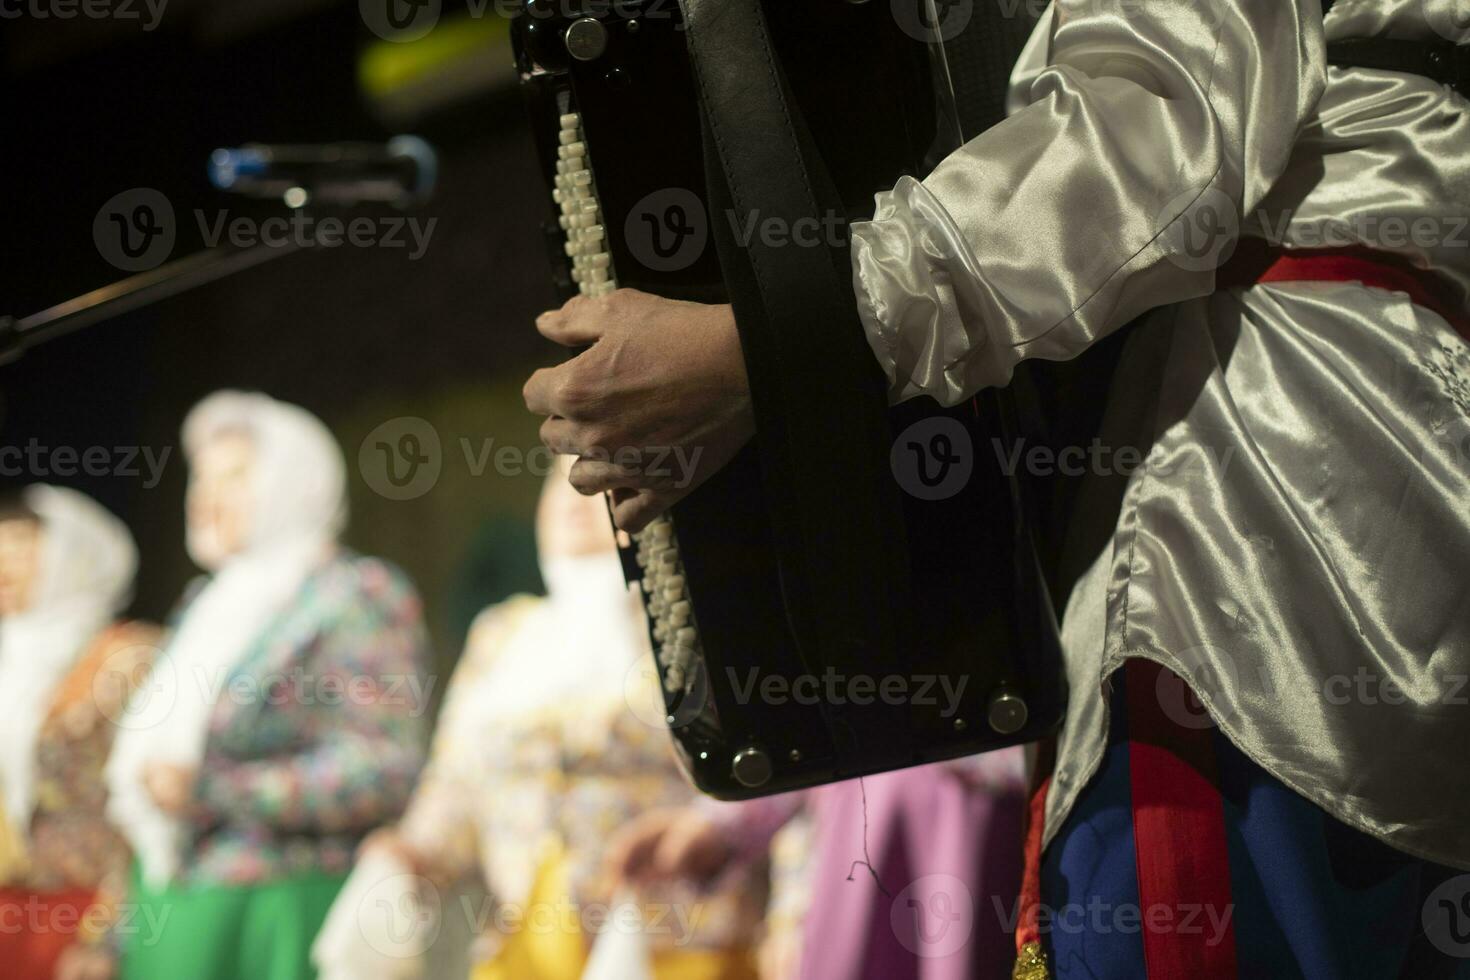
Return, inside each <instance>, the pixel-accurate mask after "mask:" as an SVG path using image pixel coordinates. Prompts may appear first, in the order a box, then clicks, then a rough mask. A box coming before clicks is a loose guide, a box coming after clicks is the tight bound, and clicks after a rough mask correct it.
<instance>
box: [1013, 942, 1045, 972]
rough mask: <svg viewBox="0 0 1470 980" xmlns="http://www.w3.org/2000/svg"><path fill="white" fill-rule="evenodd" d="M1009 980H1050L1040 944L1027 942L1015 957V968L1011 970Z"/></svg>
mask: <svg viewBox="0 0 1470 980" xmlns="http://www.w3.org/2000/svg"><path fill="white" fill-rule="evenodd" d="M1011 980H1051V971H1050V970H1049V969H1047V966H1046V953H1045V952H1043V951H1042V949H1041V943H1038V942H1029V943H1026V944H1025V945H1024V946H1022V947H1021V951H1020V953H1018V954H1017V956H1016V966H1015V968H1014V969H1013V970H1011Z"/></svg>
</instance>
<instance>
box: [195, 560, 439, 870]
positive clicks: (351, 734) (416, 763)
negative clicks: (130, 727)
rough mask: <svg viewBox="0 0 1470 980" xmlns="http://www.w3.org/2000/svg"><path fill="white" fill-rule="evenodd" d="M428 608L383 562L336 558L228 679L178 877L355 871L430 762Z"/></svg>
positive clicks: (308, 584) (198, 785) (211, 733)
mask: <svg viewBox="0 0 1470 980" xmlns="http://www.w3.org/2000/svg"><path fill="white" fill-rule="evenodd" d="M428 654H429V649H428V640H427V636H426V634H425V631H424V625H423V613H422V606H421V603H420V601H419V598H418V595H417V594H416V593H415V591H414V589H413V586H412V585H411V584H410V583H409V582H408V580H407V579H406V578H405V577H404V575H403V574H402V573H401V572H399V571H398V570H396V569H395V568H393V567H392V566H391V565H389V564H387V563H386V562H383V561H380V560H378V559H374V558H365V557H361V556H357V555H353V554H349V553H343V554H340V555H339V556H338V557H337V558H335V559H334V560H332V561H331V562H330V563H329V564H327V565H326V566H324V567H323V568H322V569H320V570H319V571H317V572H315V573H314V574H313V575H312V576H311V577H310V578H308V579H307V581H306V583H305V584H304V586H303V587H302V591H301V595H300V597H299V598H298V600H297V601H296V603H295V604H294V605H293V606H292V607H290V608H289V609H287V610H286V612H284V613H283V614H282V615H281V616H280V617H279V618H277V620H276V621H275V622H274V624H273V625H272V626H271V627H270V628H269V629H268V630H267V631H266V632H265V634H263V635H262V636H261V638H260V640H259V641H258V642H257V643H256V644H255V645H254V646H253V647H252V648H251V650H250V652H249V653H247V654H246V656H245V658H244V659H243V660H242V661H241V663H240V664H238V665H237V666H236V667H235V668H234V670H233V671H232V672H231V674H230V676H229V677H228V678H227V679H226V680H225V682H224V684H223V685H222V687H221V689H220V696H219V701H218V703H217V704H216V705H215V708H214V713H213V715H212V716H211V719H210V725H209V733H208V740H207V743H206V748H205V755H204V761H203V763H202V765H201V766H200V775H199V780H198V782H197V783H196V785H195V797H196V816H195V819H194V828H193V835H192V840H191V842H190V844H189V846H188V847H187V848H186V850H185V853H184V855H183V859H182V861H181V862H180V867H181V869H182V871H181V875H180V883H181V884H185V883H191V882H192V883H207V884H250V883H255V882H260V881H265V880H271V879H279V878H283V877H288V876H294V875H300V874H309V873H315V872H325V873H329V874H345V873H346V872H347V871H349V870H350V868H351V865H352V859H353V856H354V852H355V851H356V849H357V845H358V844H359V843H360V842H361V840H362V838H363V836H364V835H365V834H367V832H368V831H370V830H372V829H373V828H375V827H377V826H379V825H381V824H383V823H387V822H391V821H392V820H394V819H395V818H396V817H397V816H398V815H399V813H400V812H401V811H402V809H403V806H404V804H405V803H406V802H407V800H408V797H409V794H410V792H411V791H412V789H413V785H414V781H415V780H416V779H417V777H418V773H419V769H420V767H421V765H422V763H423V754H424V745H425V742H426V740H427V732H426V713H427V710H428V701H429V698H430V696H431V695H432V688H431V686H430V684H429V682H428V676H427V673H426V671H427V662H428Z"/></svg>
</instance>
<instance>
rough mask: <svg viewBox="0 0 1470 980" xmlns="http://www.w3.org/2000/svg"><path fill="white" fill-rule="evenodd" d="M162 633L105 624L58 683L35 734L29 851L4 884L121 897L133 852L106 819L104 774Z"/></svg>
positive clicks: (104, 900) (109, 900) (109, 901)
mask: <svg viewBox="0 0 1470 980" xmlns="http://www.w3.org/2000/svg"><path fill="white" fill-rule="evenodd" d="M159 635H160V634H159V630H158V628H157V627H155V626H151V625H148V624H145V623H136V622H128V623H118V624H116V625H114V626H112V627H110V628H108V629H107V630H104V631H103V632H102V633H101V634H100V635H99V636H98V637H97V639H96V640H94V641H93V642H92V644H91V645H90V647H89V648H88V649H87V651H86V652H85V653H84V654H83V655H82V657H81V659H79V660H78V661H77V663H76V665H75V666H74V667H73V668H72V669H71V671H70V672H69V673H68V674H67V675H66V677H65V678H64V679H63V681H62V683H61V685H60V687H58V688H57V691H56V696H55V700H54V701H53V703H52V705H51V709H50V711H49V712H48V713H47V716H46V719H45V720H44V721H43V722H42V724H41V729H40V731H39V732H38V734H37V738H36V805H35V809H34V810H33V811H32V814H31V821H30V825H29V827H27V828H26V829H25V833H24V834H23V835H17V844H18V845H19V846H20V847H22V848H23V854H17V855H16V856H15V857H16V860H14V861H12V862H9V867H7V868H6V870H5V872H4V873H3V874H0V879H3V880H0V884H4V885H7V886H10V887H16V888H23V889H26V890H31V891H36V892H59V891H66V890H70V889H83V890H87V891H96V892H97V893H98V898H97V900H98V902H99V903H101V904H103V905H106V906H111V905H113V904H115V902H116V901H117V900H118V898H119V897H120V896H121V894H122V892H123V891H124V889H125V888H126V882H127V871H128V863H129V861H130V860H131V855H130V853H129V849H128V845H127V842H126V841H124V840H123V838H122V835H121V834H119V833H118V832H117V831H116V830H115V829H114V828H113V827H112V825H111V824H110V823H108V821H107V816H106V812H105V811H106V805H107V786H106V782H105V781H104V779H103V777H102V772H103V770H104V769H105V768H106V765H107V757H108V753H109V752H110V751H111V749H112V741H113V737H114V735H115V734H116V733H117V722H118V721H119V719H121V718H122V716H123V711H124V707H125V705H126V704H127V700H128V698H129V696H130V695H131V694H132V692H133V691H134V690H135V689H136V688H137V687H138V685H139V683H140V682H141V680H142V679H143V677H144V676H145V675H146V674H147V672H148V669H149V667H150V666H151V665H152V663H153V660H154V658H155V657H156V656H157V655H158V640H159ZM22 838H23V839H22Z"/></svg>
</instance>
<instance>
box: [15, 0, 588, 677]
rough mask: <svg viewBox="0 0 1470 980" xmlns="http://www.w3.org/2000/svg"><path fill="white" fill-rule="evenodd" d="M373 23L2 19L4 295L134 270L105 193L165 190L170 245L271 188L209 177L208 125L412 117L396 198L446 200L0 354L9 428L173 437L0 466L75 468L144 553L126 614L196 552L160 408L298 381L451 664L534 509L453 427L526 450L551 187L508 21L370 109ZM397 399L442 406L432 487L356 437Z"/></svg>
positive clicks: (292, 131) (226, 15)
mask: <svg viewBox="0 0 1470 980" xmlns="http://www.w3.org/2000/svg"><path fill="white" fill-rule="evenodd" d="M9 2H11V3H12V4H13V3H14V2H15V0H9ZM27 2H31V0H27ZM117 2H122V0H117ZM453 7H454V5H453V4H452V3H446V5H445V15H444V16H445V17H446V18H451V17H452V16H453V15H454V10H453ZM9 9H11V10H14V9H16V8H15V7H14V6H13V5H12V6H10V8H9ZM485 33H486V35H487V37H488V36H490V35H492V34H494V33H495V32H494V31H493V30H492V31H487V32H485ZM386 43H387V42H384V41H381V40H380V39H378V38H377V37H376V36H374V35H373V34H372V33H371V32H370V31H369V30H368V29H367V28H366V27H365V26H364V23H363V20H362V18H361V15H360V14H359V11H358V5H357V3H355V2H347V3H337V2H313V0H270V2H262V0H171V2H170V3H169V4H168V6H167V7H166V8H165V11H164V13H163V16H162V18H161V21H160V23H159V26H158V28H157V29H156V30H154V31H151V32H145V31H144V30H143V29H142V27H141V25H140V23H139V22H137V21H133V22H123V21H119V20H101V21H99V20H91V19H86V18H77V19H73V20H68V21H63V20H57V19H54V18H47V19H36V18H35V17H34V16H31V15H29V14H27V15H25V16H23V17H21V18H19V19H7V20H4V21H0V57H3V59H4V62H3V63H4V68H3V86H4V96H3V102H0V105H3V109H0V113H3V115H0V121H3V127H4V130H3V135H4V152H3V154H0V186H3V188H4V190H3V198H4V201H5V211H4V223H3V228H4V232H5V234H4V241H3V246H0V250H3V251H0V314H5V313H9V314H14V315H16V316H25V315H27V314H30V313H34V312H36V311H37V310H40V309H42V308H44V307H47V306H50V305H52V304H54V303H56V302H59V301H61V300H63V299H67V298H70V297H72V296H74V295H77V294H79V293H82V292H85V291H87V290H89V289H93V288H96V287H98V286H101V285H104V284H106V283H109V282H112V281H115V280H117V279H120V278H122V277H123V276H124V275H125V273H124V272H121V271H119V270H118V269H115V268H113V267H112V266H111V265H109V264H108V263H107V262H106V261H105V260H104V259H103V257H102V256H101V254H100V253H99V251H98V249H97V247H96V245H95V244H94V242H93V238H92V224H93V219H94V217H95V216H96V215H97V212H98V209H99V208H100V207H101V206H102V205H103V203H104V202H106V201H107V200H108V199H109V198H111V197H112V196H113V195H115V194H117V193H119V192H121V191H124V190H128V189H130V188H135V187H150V188H156V189H157V190H159V191H162V192H163V193H164V194H165V195H167V197H168V198H169V200H170V202H171V203H172V205H173V207H174V210H175V213H176V215H177V216H178V222H177V223H178V227H179V239H178V242H177V244H176V245H175V248H174V251H173V253H172V255H173V257H174V258H178V257H180V256H183V255H186V254H188V253H190V252H193V251H196V250H197V249H199V248H200V247H202V245H201V241H200V238H199V235H198V232H197V230H196V228H195V224H196V222H195V220H194V217H193V212H194V210H195V209H196V208H202V209H204V210H205V211H206V212H207V213H208V214H209V215H211V216H213V215H214V214H215V212H216V211H217V210H218V209H221V208H225V209H229V211H230V213H231V214H232V215H253V216H256V217H261V216H264V215H266V214H273V213H281V214H284V213H286V212H285V210H284V208H282V207H280V206H278V205H274V204H269V203H261V202H250V201H246V200H243V199H239V198H236V197H233V196H230V195H226V194H222V193H220V192H218V191H216V190H215V189H213V188H212V187H211V186H210V185H209V183H208V181H207V177H206V161H207V159H208V156H209V152H210V150H211V149H213V148H214V147H216V146H234V145H239V144H241V143H244V142H249V141H261V142H327V141H333V140H359V139H360V140H382V139H385V138H387V137H389V136H391V135H392V134H394V133H396V132H401V131H411V132H415V133H417V134H418V135H421V136H423V137H425V138H426V139H428V140H429V141H430V142H431V143H432V144H433V145H434V146H435V147H436V148H437V149H438V151H439V154H440V166H441V178H440V182H439V189H438V192H437V194H436V195H435V197H434V198H433V200H432V201H430V202H428V203H427V204H425V205H423V206H421V207H418V208H416V209H414V210H413V211H411V212H408V213H409V214H412V215H415V216H417V217H419V219H420V220H421V221H427V220H428V219H430V218H434V219H437V224H436V226H435V227H434V230H433V233H432V237H431V239H430V242H429V247H428V250H427V252H426V253H425V254H424V256H423V257H422V258H420V259H419V260H417V261H410V260H409V258H408V254H407V253H408V251H409V250H408V249H386V248H353V247H342V248H337V249H332V250H323V249H316V250H313V251H310V252H306V253H298V254H294V255H290V256H286V257H282V258H279V259H276V260H274V261H272V262H270V263H268V264H265V265H263V266H260V267H257V268H255V269H252V270H250V271H248V272H245V273H242V274H240V275H238V276H236V277H233V278H230V279H227V280H223V281H220V282H218V283H214V284H211V285H208V286H205V287H203V288H200V289H198V290H196V291H193V292H190V293H188V294H186V295H183V296H180V297H177V298H174V299H171V300H168V301H165V302H163V303H161V304H159V305H157V306H154V307H152V308H149V309H145V310H141V311H137V312H134V313H130V314H127V315H125V316H122V317H119V318H117V319H115V320H112V321H110V322H107V323H103V324H99V325H97V326H94V327H90V328H87V329H86V330H83V331H81V332H78V333H76V334H73V335H71V336H68V337H65V338H62V339H59V340H56V341H54V342H52V343H49V344H46V345H44V346H42V347H39V348H37V349H35V350H32V351H30V352H28V353H27V354H26V355H25V356H24V357H23V358H22V359H20V360H19V361H17V362H16V363H14V364H11V365H8V366H5V367H0V444H3V445H6V446H22V447H24V446H26V445H27V444H28V443H29V442H30V441H31V440H32V439H34V440H36V441H37V442H38V443H39V444H40V445H41V446H43V447H46V448H47V449H48V450H54V449H55V448H57V447H73V448H75V449H76V450H77V451H78V452H84V451H85V450H86V449H87V448H89V447H94V446H101V447H105V448H107V449H109V450H110V451H111V450H115V448H116V447H137V446H147V447H150V448H151V449H152V450H153V451H154V453H155V455H157V454H158V453H160V452H162V451H163V450H164V449H165V448H168V447H172V455H171V456H170V458H169V460H168V463H167V466H166V467H165V470H164V478H163V480H162V481H161V482H160V483H159V484H158V485H157V486H156V487H152V488H149V487H146V486H145V485H144V483H145V481H146V470H145V471H143V472H142V473H139V474H136V475H129V474H124V473H110V474H109V475H107V476H102V477H95V476H84V475H77V476H70V477H61V476H57V475H55V474H54V473H49V472H33V471H30V469H28V468H22V471H21V472H16V471H15V469H14V468H13V467H12V468H11V469H10V470H9V471H8V472H6V473H4V474H3V475H0V483H3V485H4V486H6V487H18V486H21V485H24V484H25V483H29V482H32V481H35V480H40V481H44V482H54V483H59V484H64V485H69V486H74V487H77V488H79V489H81V490H83V491H85V492H87V493H89V494H91V495H92V496H94V497H95V498H97V499H98V500H100V501H102V502H103V503H104V504H105V505H106V506H108V507H109V508H111V509H112V510H113V511H114V512H116V513H117V514H119V515H120V516H121V517H122V518H123V519H124V520H125V521H127V523H128V524H129V526H130V527H131V528H132V530H133V533H134V535H135V536H136V538H137V540H138V544H139V548H140V551H141V554H142V566H141V573H140V576H139V581H138V587H137V598H136V601H135V603H134V609H133V612H134V614H135V615H139V616H144V617H147V618H150V619H159V618H162V617H164V616H166V615H167V614H168V612H169V610H170V608H171V607H172V605H173V603H174V602H175V600H176V599H177V598H178V596H179V595H180V593H181V592H182V590H183V588H184V586H185V584H186V582H187V581H188V579H189V578H190V576H192V575H193V574H195V571H196V570H195V569H194V568H193V566H192V565H191V563H190V562H189V561H188V559H187V557H186V555H185V552H184V548H183V521H182V506H183V491H184V483H185V476H186V470H185V466H184V461H183V459H182V455H181V453H180V452H179V450H178V447H177V442H178V427H179V423H180V422H181V420H182V419H183V416H184V414H185V413H186V412H187V411H188V409H189V407H190V406H191V405H193V404H194V403H195V402H196V401H197V400H198V399H200V398H201V397H202V396H204V395H206V394H208V393H209V392H210V391H213V390H215V389H218V388H222V387H237V388H248V389H259V390H262V391H265V392H267V393H269V394H271V395H273V396H275V397H277V398H281V399H284V400H287V401H291V402H295V403H297V404H300V405H303V406H305V407H306V408H308V409H310V410H311V411H312V412H314V413H316V414H317V415H319V416H320V417H321V418H322V419H323V420H325V421H326V422H327V424H328V425H329V426H331V428H332V429H333V431H334V432H336V433H337V435H338V437H339V439H340V441H341V443H342V447H343V451H344V454H345V456H346V458H347V463H348V472H349V478H350V492H351V502H352V508H353V518H352V523H351V526H350V528H349V531H348V533H347V536H346V540H347V542H348V544H349V545H351V546H353V547H355V548H357V549H359V550H361V551H364V552H367V553H371V554H377V555H381V556H383V557H386V558H389V559H391V560H393V561H395V562H397V563H398V564H399V565H400V566H402V567H403V568H404V569H405V570H406V571H407V572H408V573H409V574H410V575H411V576H412V577H413V578H414V580H415V581H416V582H417V584H418V586H419V588H420V590H421V592H422V593H423V595H424V597H425V600H426V602H427V606H428V612H429V620H430V625H431V629H432V632H433V634H434V639H435V643H436V647H437V652H438V655H439V656H440V657H441V659H442V660H443V661H448V660H452V658H453V657H454V656H456V655H457V653H458V650H459V645H460V644H461V642H462V640H463V634H464V630H465V627H466V626H467V624H468V622H469V619H470V617H471V616H472V615H473V613H474V612H475V611H476V610H477V609H478V608H480V607H481V606H483V605H485V604H486V603H487V602H490V601H494V600H496V599H498V598H500V597H502V596H503V595H505V594H507V593H509V592H511V591H515V590H517V589H524V588H534V587H535V585H536V582H537V577H536V573H535V568H534V560H533V552H532V545H531V537H530V531H529V519H530V516H531V513H532V508H533V506H534V500H535V496H536V493H537V490H538V488H539V485H540V480H539V478H538V477H536V476H533V475H528V474H522V475H497V474H496V473H494V472H493V469H489V470H486V471H484V472H483V473H481V474H480V475H475V474H474V473H473V472H472V471H471V467H470V466H469V465H468V464H467V462H466V458H465V455H464V451H463V446H464V443H463V442H462V440H467V441H468V445H469V446H470V447H472V451H473V452H475V453H478V452H480V450H481V448H482V447H483V445H484V441H485V440H487V439H491V438H493V439H494V440H495V446H497V447H499V446H504V445H509V446H514V447H519V449H521V450H522V451H528V450H530V449H531V448H533V447H534V446H535V445H536V444H537V440H536V420H535V419H533V418H531V417H530V416H528V415H527V414H526V413H525V411H524V408H523V407H522V405H521V402H520V386H521V383H522V382H523V380H524V378H525V376H526V375H527V374H528V373H529V371H530V370H531V369H533V368H534V367H536V366H538V365H540V364H544V363H551V362H552V361H554V360H555V359H556V358H557V357H558V356H559V355H558V354H557V352H556V351H554V350H553V349H551V348H550V345H548V344H546V343H545V342H544V341H542V340H541V339H540V338H539V337H538V336H537V335H536V333H535V330H534V327H533V324H532V320H533V318H534V316H535V315H536V314H537V313H538V312H540V311H541V310H543V309H545V308H546V307H548V306H549V305H551V304H552V303H553V297H552V293H551V287H550V279H549V274H548V271H547V263H546V257H545V251H544V246H543V245H542V240H541V238H540V237H539V230H538V225H539V222H540V221H541V219H542V218H543V216H544V214H545V205H544V203H543V202H544V201H545V194H546V192H545V190H544V186H543V182H542V177H541V175H540V173H539V168H538V166H537V164H536V161H535V159H534V157H533V154H532V148H531V143H530V140H529V136H528V132H527V128H526V125H525V118H524V113H523V107H522V105H521V102H520V99H519V96H518V93H517V92H516V90H515V84H514V78H513V76H512V75H511V74H510V72H509V70H508V68H509V61H510V52H509V47H508V43H506V42H505V40H504V37H503V32H501V35H500V37H499V39H498V40H496V39H495V38H493V37H491V39H490V40H488V41H487V42H486V43H485V44H484V45H483V47H482V48H481V49H479V50H477V51H475V52H474V53H473V56H472V57H471V58H469V59H463V58H462V59H461V63H460V66H459V68H458V69H456V72H455V73H451V75H454V74H456V73H457V75H458V78H457V80H456V79H454V78H451V82H454V84H451V85H450V86H449V88H450V89H453V90H454V91H455V93H456V94H454V95H453V97H444V95H443V92H442V91H441V92H440V93H439V95H438V96H436V97H435V98H433V99H425V100H423V102H424V104H423V105H417V106H416V105H415V104H414V99H413V98H409V99H407V100H406V103H405V102H403V101H402V100H401V101H400V103H399V104H396V105H394V106H392V107H390V108H385V107H384V105H383V104H382V100H381V99H375V98H374V97H372V96H370V95H369V94H368V93H367V90H366V88H365V87H364V85H363V84H362V83H361V82H360V81H359V76H360V72H361V65H362V62H363V59H364V57H365V56H366V55H367V54H368V53H369V52H370V51H372V50H373V49H374V48H375V47H376V49H378V50H379V51H380V52H381V49H382V47H383V45H384V44H386ZM440 88H441V89H442V88H443V86H440ZM403 416H416V417H421V418H424V419H427V420H428V421H429V422H430V423H431V424H432V425H433V426H434V427H435V429H436V430H437V431H438V433H439V436H440V440H441V443H442V449H443V456H442V466H443V469H442V475H441V476H440V478H439V481H438V483H437V484H436V485H435V486H434V487H433V489H431V490H430V491H428V492H427V493H425V494H423V495H422V496H419V497H417V498H415V499H412V500H404V501H394V500H388V499H386V498H384V497H383V496H381V495H379V494H377V493H375V492H374V491H373V490H372V489H371V487H370V485H369V483H368V482H367V480H366V479H365V478H364V474H363V470H362V468H361V467H360V466H359V463H358V451H359V448H360V446H361V445H362V443H363V440H364V438H365V437H366V436H367V434H368V433H369V432H371V431H372V430H373V429H374V428H376V427H377V426H379V425H381V424H382V423H385V422H388V421H390V420H392V419H395V418H398V417H403ZM112 458H113V459H114V460H118V459H121V458H122V457H121V455H119V454H116V453H114V454H113V456H112Z"/></svg>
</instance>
